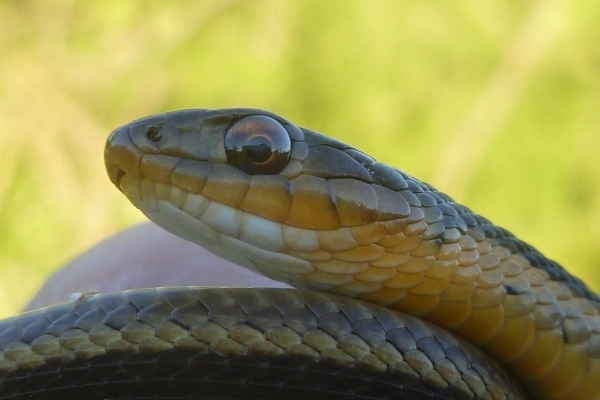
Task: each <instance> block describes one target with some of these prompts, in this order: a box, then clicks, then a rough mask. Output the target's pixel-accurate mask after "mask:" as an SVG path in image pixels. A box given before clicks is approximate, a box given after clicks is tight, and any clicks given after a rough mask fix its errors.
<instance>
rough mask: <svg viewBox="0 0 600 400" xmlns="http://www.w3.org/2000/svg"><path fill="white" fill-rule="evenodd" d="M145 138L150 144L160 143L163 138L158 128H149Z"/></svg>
mask: <svg viewBox="0 0 600 400" xmlns="http://www.w3.org/2000/svg"><path fill="white" fill-rule="evenodd" d="M146 136H147V137H148V139H149V140H151V141H152V142H160V141H161V139H162V137H163V136H162V133H160V128H159V127H158V126H151V127H150V128H149V129H148V131H147V132H146Z"/></svg>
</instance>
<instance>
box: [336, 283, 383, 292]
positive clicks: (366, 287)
mask: <svg viewBox="0 0 600 400" xmlns="http://www.w3.org/2000/svg"><path fill="white" fill-rule="evenodd" d="M381 287H382V285H381V282H365V281H354V282H353V283H351V284H349V285H344V286H341V287H340V289H343V290H346V291H350V292H353V293H372V292H376V291H378V290H379V289H381Z"/></svg>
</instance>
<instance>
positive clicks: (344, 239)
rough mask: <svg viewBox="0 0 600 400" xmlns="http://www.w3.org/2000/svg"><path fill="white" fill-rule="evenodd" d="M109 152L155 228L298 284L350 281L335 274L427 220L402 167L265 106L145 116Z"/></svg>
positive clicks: (112, 141)
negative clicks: (412, 203)
mask: <svg viewBox="0 0 600 400" xmlns="http://www.w3.org/2000/svg"><path fill="white" fill-rule="evenodd" d="M105 160H106V168H107V172H108V175H109V177H110V179H111V181H112V182H113V183H114V184H115V185H116V186H117V187H118V188H119V190H121V191H122V192H123V193H124V194H125V195H126V196H127V197H128V198H129V200H130V201H131V202H132V203H133V204H134V205H135V206H136V207H138V208H139V209H140V210H141V211H142V212H143V213H144V214H145V215H146V216H148V217H149V218H150V219H151V220H152V221H154V222H155V223H157V224H158V225H160V226H162V227H163V228H165V229H167V230H169V231H171V232H172V233H175V234H176V235H178V236H181V237H183V238H185V239H187V240H190V241H192V242H195V243H198V244H200V245H202V246H203V247H205V248H207V249H208V250H210V251H213V252H214V253H216V254H218V255H220V256H223V257H225V258H227V259H229V260H230V261H233V262H236V263H238V264H241V265H243V266H246V267H248V268H250V269H252V270H255V271H257V272H260V273H263V274H264V275H267V276H269V277H271V278H275V279H279V280H284V281H285V282H287V283H290V284H294V285H296V286H300V287H309V288H320V289H328V288H330V287H335V286H340V285H344V284H346V283H348V284H350V283H352V282H354V278H352V276H351V275H347V274H341V273H339V272H338V270H339V269H340V268H341V269H345V270H350V271H357V272H358V271H363V270H365V269H366V268H367V267H368V261H369V260H370V259H377V258H380V257H382V256H383V254H384V250H383V247H382V246H379V245H375V244H374V241H376V240H379V239H381V238H382V237H383V236H386V235H388V234H395V233H397V231H398V230H399V229H404V228H406V227H407V226H409V225H411V229H412V228H419V229H421V228H422V229H425V228H426V226H427V224H425V223H424V221H422V220H423V217H424V216H423V213H422V212H421V211H420V210H419V209H417V208H412V209H411V206H410V204H409V201H412V200H411V199H416V197H415V196H414V195H411V196H412V197H410V196H409V200H407V199H406V198H405V197H406V196H408V194H406V193H405V194H404V195H403V194H402V193H400V192H399V191H400V190H405V191H406V189H407V188H408V186H409V183H408V182H407V181H406V180H405V179H404V175H402V173H401V172H399V171H398V170H394V169H392V168H390V167H387V166H385V165H383V164H381V163H377V162H376V161H375V160H374V159H372V158H371V157H368V156H366V155H364V154H363V153H360V152H359V151H357V150H355V149H353V148H351V147H350V146H348V145H346V144H343V143H341V142H339V141H336V140H334V139H330V138H328V137H326V136H323V135H320V134H318V133H316V132H312V131H310V130H308V129H302V128H299V127H297V126H296V125H294V124H292V123H291V122H289V121H287V120H286V119H284V118H282V117H280V116H278V115H275V114H272V113H269V112H265V111H261V110H254V109H226V110H216V111H213V110H185V111H177V112H173V113H166V114H162V115H158V116H153V117H148V118H144V119H140V120H137V121H134V122H132V123H130V124H128V125H124V126H122V127H120V128H118V129H116V130H115V131H114V132H113V133H112V134H111V135H110V137H109V139H108V141H107V144H106V148H105ZM412 183H413V184H414V182H412ZM414 223H416V225H413V224H414ZM342 252H346V253H343V254H342ZM352 252H356V253H357V255H356V256H355V255H353V254H352ZM333 253H337V254H338V256H339V257H340V258H341V259H337V260H333V259H334V258H335V257H334V256H333V255H332V254H333ZM344 259H347V260H348V261H344ZM355 259H356V260H358V261H356V262H355V261H354V260H355ZM329 264H331V265H329ZM317 267H318V268H317ZM319 268H321V269H319ZM306 276H311V277H312V278H310V279H309V281H308V280H306V279H305V278H306ZM369 285H370V286H373V284H371V283H369ZM378 285H380V284H379V283H376V284H375V286H378Z"/></svg>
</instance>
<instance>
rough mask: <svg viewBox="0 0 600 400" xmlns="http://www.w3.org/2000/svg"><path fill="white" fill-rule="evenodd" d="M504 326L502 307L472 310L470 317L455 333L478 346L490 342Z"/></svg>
mask: <svg viewBox="0 0 600 400" xmlns="http://www.w3.org/2000/svg"><path fill="white" fill-rule="evenodd" d="M503 325H504V313H503V312H502V307H501V306H494V307H488V308H479V309H472V310H471V313H470V314H469V316H468V317H467V318H466V319H465V320H464V322H463V323H462V324H460V325H459V326H458V327H457V328H456V329H455V330H454V331H455V332H456V333H457V334H458V335H460V336H463V337H465V338H467V339H469V340H470V341H472V342H474V343H476V344H483V343H486V342H489V341H490V340H491V339H492V338H494V337H495V336H496V335H498V332H500V331H501V329H502V327H503Z"/></svg>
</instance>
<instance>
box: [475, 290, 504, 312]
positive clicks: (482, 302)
mask: <svg viewBox="0 0 600 400" xmlns="http://www.w3.org/2000/svg"><path fill="white" fill-rule="evenodd" d="M505 298H506V291H505V290H504V288H503V287H502V286H497V287H495V288H489V289H482V288H479V287H478V288H477V290H476V291H475V294H474V295H473V297H471V301H472V302H473V308H488V307H495V306H500V305H502V303H503V302H504V299H505Z"/></svg>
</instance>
